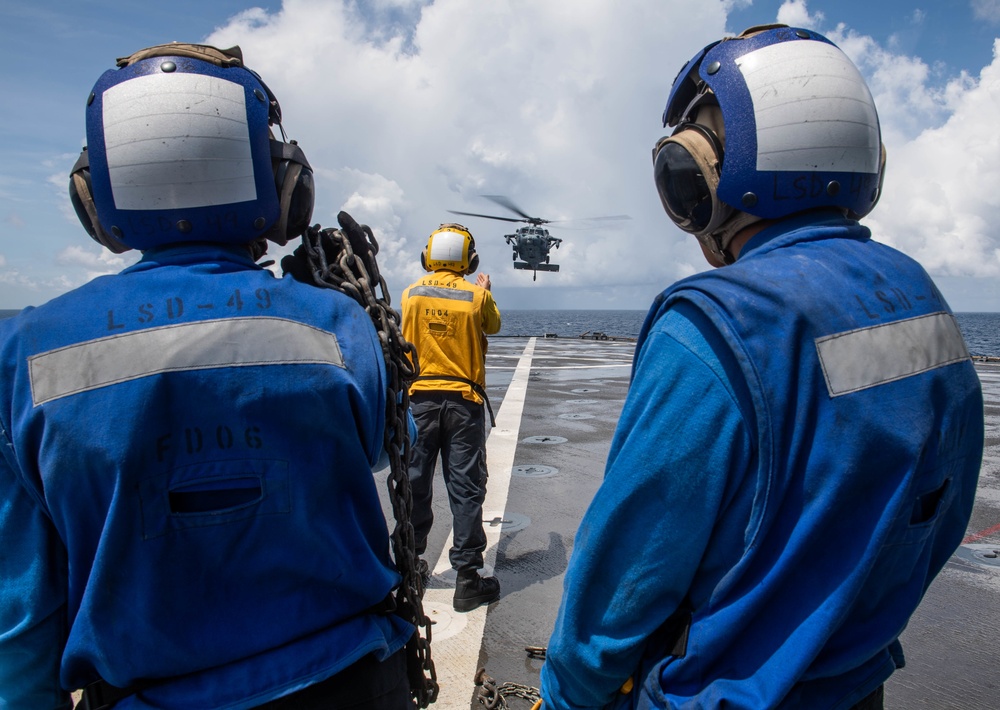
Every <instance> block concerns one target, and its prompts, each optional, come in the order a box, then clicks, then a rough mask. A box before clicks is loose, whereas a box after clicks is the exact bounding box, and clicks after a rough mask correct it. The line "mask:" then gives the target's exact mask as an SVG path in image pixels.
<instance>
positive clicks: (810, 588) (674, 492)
mask: <svg viewBox="0 0 1000 710" xmlns="http://www.w3.org/2000/svg"><path fill="white" fill-rule="evenodd" d="M982 447H983V410H982V392H981V389H980V385H979V380H978V377H977V375H976V373H975V369H974V367H973V366H972V363H971V361H970V359H969V356H968V351H967V349H966V347H965V344H964V342H963V341H962V337H961V333H960V332H959V330H958V326H957V324H956V323H955V321H954V317H953V316H952V314H951V312H950V310H949V309H948V307H947V304H945V303H944V300H943V299H942V298H941V296H940V294H939V293H938V291H937V289H936V287H935V286H934V284H933V282H932V281H931V280H930V278H929V277H928V276H927V274H926V273H925V272H924V271H923V269H922V268H920V266H919V265H918V264H916V262H914V261H913V260H911V259H909V258H908V257H906V256H904V255H902V254H900V253H899V252H897V251H895V250H893V249H891V248H889V247H886V246H884V245H881V244H878V243H877V242H874V241H872V240H871V239H870V233H869V232H868V230H867V229H866V228H864V227H862V226H861V225H859V224H858V223H857V222H854V221H851V220H847V219H844V218H842V217H840V216H838V215H835V214H832V213H831V214H826V215H818V214H807V215H803V216H800V217H796V218H792V219H788V220H785V221H783V222H781V223H779V224H776V225H773V226H771V227H768V228H767V229H764V230H762V231H761V232H760V233H759V234H757V235H756V236H755V237H754V238H753V239H751V241H750V242H749V243H748V244H747V245H746V246H745V247H744V249H743V250H742V252H741V254H740V257H739V259H738V261H737V262H736V263H735V264H733V265H731V266H727V267H725V268H723V269H718V270H715V271H712V272H706V273H704V274H698V275H695V276H693V277H690V278H688V279H685V280H683V281H681V282H678V283H677V284H675V285H674V286H672V287H671V288H669V289H668V290H667V291H665V292H664V294H662V295H661V296H660V297H659V298H658V299H657V301H656V303H654V305H653V308H652V309H651V311H650V314H649V316H648V317H647V320H646V323H645V325H644V328H643V332H642V333H641V334H640V337H639V342H638V344H637V351H636V358H635V367H634V372H633V380H632V384H631V386H630V390H629V395H628V398H627V400H626V403H625V407H624V409H623V412H622V416H621V421H620V423H619V427H618V430H617V432H616V434H615V438H614V439H613V441H612V447H611V452H610V455H609V460H608V464H607V469H606V474H605V481H604V483H603V485H602V486H601V488H600V490H599V491H598V493H597V494H596V496H595V498H594V500H593V502H592V504H591V506H590V508H589V509H588V511H587V512H586V514H585V516H584V519H583V521H582V523H581V527H580V530H579V532H578V535H577V538H576V540H575V541H574V549H573V554H572V558H571V560H570V564H569V568H568V569H567V573H566V578H565V590H564V595H563V602H562V606H561V608H560V611H559V615H558V617H557V621H556V626H555V630H554V632H553V635H552V638H551V639H550V642H549V652H548V654H547V661H546V663H545V666H544V667H543V669H542V694H543V697H544V698H545V700H546V706H547V707H550V708H597V707H604V706H606V705H608V704H609V703H612V702H613V701H615V700H616V699H617V700H619V701H621V704H622V705H623V706H629V707H640V708H646V707H655V708H675V707H678V708H679V707H684V708H701V707H705V708H708V707H720V706H725V707H732V708H747V709H748V710H750V709H754V710H755V709H757V708H763V707H769V708H770V707H810V708H822V707H829V708H847V707H850V706H851V705H852V704H853V703H855V702H857V701H858V700H860V699H861V698H863V697H864V696H865V695H867V694H868V693H869V692H871V691H872V690H873V689H874V688H876V687H877V686H878V685H879V684H880V683H881V682H883V681H884V680H885V678H887V677H888V676H889V675H890V674H891V673H892V672H893V670H894V669H895V668H896V667H898V666H900V665H901V664H902V650H901V648H900V646H899V642H898V636H899V634H900V633H901V632H902V630H903V628H904V627H905V625H906V621H907V620H908V618H909V616H910V614H911V613H912V612H913V610H914V609H915V608H916V606H917V604H918V603H919V601H920V598H921V596H922V595H923V593H924V591H925V590H926V588H927V586H928V585H929V584H930V582H931V580H932V579H933V577H934V575H935V574H937V572H938V571H939V570H940V569H941V567H942V566H943V565H944V563H945V562H946V561H947V559H948V557H949V556H950V555H951V553H952V552H953V551H954V549H955V548H956V547H957V546H958V544H959V542H960V541H961V539H962V536H963V535H964V533H965V528H966V525H967V523H968V520H969V516H970V514H971V510H972V504H973V501H974V498H975V490H976V482H977V477H978V471H979V465H980V460H981V456H982ZM678 610H687V611H688V612H690V614H691V623H690V627H689V633H688V636H687V648H686V653H685V654H684V655H683V656H675V655H673V654H672V653H671V652H670V648H668V647H667V640H666V635H665V634H662V633H658V630H661V631H662V629H661V625H663V624H664V622H666V621H667V619H668V618H669V617H671V615H673V614H674V613H675V612H677V611H678ZM630 677H631V678H632V679H633V680H634V682H635V687H634V689H633V691H632V692H631V693H630V694H629V695H628V696H622V695H619V694H618V688H620V687H621V686H622V684H623V683H624V682H625V681H626V679H628V678H630Z"/></svg>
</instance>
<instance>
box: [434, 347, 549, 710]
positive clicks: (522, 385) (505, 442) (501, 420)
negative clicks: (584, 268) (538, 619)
mask: <svg viewBox="0 0 1000 710" xmlns="http://www.w3.org/2000/svg"><path fill="white" fill-rule="evenodd" d="M534 352H535V338H530V339H529V340H528V344H527V345H526V346H525V348H524V352H523V353H522V354H521V358H520V360H519V361H518V364H517V369H516V370H515V371H514V376H513V377H512V378H511V381H510V385H509V386H508V387H507V393H506V394H505V395H504V398H503V403H502V404H501V405H500V411H499V412H497V416H496V422H497V425H496V428H494V429H492V430H491V431H490V436H489V439H488V440H487V446H486V466H487V468H488V469H489V474H490V480H489V483H488V485H487V487H486V500H485V502H484V503H483V510H484V511H487V510H506V508H507V492H508V490H509V488H510V475H511V469H513V467H514V452H515V450H516V449H517V440H518V433H519V432H520V429H521V414H522V412H523V411H524V398H525V395H526V393H527V391H528V374H529V372H530V370H531V358H532V356H533V355H534ZM501 527H502V526H500V525H497V526H487V528H486V553H485V554H484V556H483V562H484V564H485V568H486V569H487V570H488V569H493V568H494V567H495V565H496V558H497V544H498V543H499V542H500V532H501ZM451 545H452V536H451V535H450V534H449V535H448V540H447V542H445V545H444V548H443V549H442V551H441V555H440V557H439V558H438V561H437V564H436V565H434V573H435V574H441V573H443V572H447V571H448V570H450V569H451V563H450V562H449V561H448V550H449V549H450V548H451ZM503 592H504V590H503V586H502V585H501V587H500V598H501V599H503ZM454 593H455V590H454V588H448V589H428V590H427V591H426V592H425V593H424V602H425V603H427V602H430V603H431V604H433V605H435V606H446V607H447V608H449V609H450V608H451V600H452V596H453V595H454ZM486 610H487V607H485V606H481V607H479V608H478V609H474V610H473V611H470V612H468V613H466V614H462V616H464V617H465V626H464V628H462V629H461V631H459V632H458V633H456V634H455V635H453V636H450V637H449V638H445V639H442V640H440V641H438V640H437V639H434V640H433V658H434V666H435V669H436V670H437V675H438V682H439V684H440V686H441V690H440V693H439V695H438V699H437V702H436V703H435V704H434V707H439V708H462V707H464V708H468V707H469V700H470V698H471V697H472V692H473V689H474V685H475V684H474V679H475V676H476V671H477V670H478V668H477V666H478V664H479V649H480V648H481V647H482V645H483V631H484V629H485V627H486ZM432 633H433V632H432Z"/></svg>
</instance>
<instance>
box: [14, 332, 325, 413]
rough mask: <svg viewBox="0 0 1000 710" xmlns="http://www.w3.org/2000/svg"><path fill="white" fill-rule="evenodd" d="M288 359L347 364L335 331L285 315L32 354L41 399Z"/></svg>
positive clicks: (35, 392) (36, 395)
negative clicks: (183, 373)
mask: <svg viewBox="0 0 1000 710" xmlns="http://www.w3.org/2000/svg"><path fill="white" fill-rule="evenodd" d="M288 364H321V365H336V366H338V367H344V358H343V356H342V355H341V352H340V345H339V344H338V343H337V336H336V335H334V334H333V333H328V332H326V331H324V330H320V329H319V328H314V327H312V326H310V325H306V324H304V323H299V322H297V321H292V320H286V319H284V318H269V317H251V318H224V319H217V320H207V321H199V322H197V323H183V324H179V325H172V326H164V327H161V328H148V329H146V330H137V331H134V332H131V333H122V334H121V335H112V336H108V337H106V338H98V339H96V340H88V341H87V342H84V343H77V344H75V345H70V346H67V347H64V348H59V349H57V350H50V351H48V352H44V353H40V354H38V355H33V356H32V357H30V358H28V369H29V373H30V379H31V397H32V401H33V402H34V403H35V405H36V406H37V405H39V404H42V403H44V402H49V401H51V400H54V399H59V398H60V397H67V396H69V395H72V394H76V393H78V392H86V391H88V390H93V389H97V388H99V387H107V386H108V385H113V384H117V383H119V382H126V381H128V380H134V379H138V378H140V377H147V376H149V375H156V374H159V373H162V372H176V371H181V370H205V369H209V368H215V367H246V366H250V365H288Z"/></svg>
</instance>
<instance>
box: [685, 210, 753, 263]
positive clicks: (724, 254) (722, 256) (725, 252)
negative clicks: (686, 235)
mask: <svg viewBox="0 0 1000 710" xmlns="http://www.w3.org/2000/svg"><path fill="white" fill-rule="evenodd" d="M762 219H763V217H758V216H756V215H752V214H749V213H747V212H736V211H734V212H733V215H732V216H731V217H730V218H729V219H727V220H726V221H725V222H723V223H722V225H721V226H720V227H718V228H717V229H714V230H713V231H712V232H710V233H707V234H698V235H696V236H697V237H698V240H699V241H700V242H701V243H702V244H703V245H704V246H705V248H706V249H708V251H710V252H712V254H714V255H715V256H716V257H718V259H719V260H720V261H721V262H722V263H723V264H732V263H735V261H736V257H735V255H733V254H732V253H731V252H730V251H729V245H730V244H732V242H733V239H734V238H735V237H736V235H737V234H739V233H740V232H742V231H743V230H744V229H745V228H746V227H749V226H750V225H751V224H753V223H754V222H759V221H761V220H762Z"/></svg>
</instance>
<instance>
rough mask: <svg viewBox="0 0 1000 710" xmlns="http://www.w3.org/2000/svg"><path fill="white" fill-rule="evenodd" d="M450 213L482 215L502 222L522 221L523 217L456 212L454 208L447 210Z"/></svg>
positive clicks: (472, 215)
mask: <svg viewBox="0 0 1000 710" xmlns="http://www.w3.org/2000/svg"><path fill="white" fill-rule="evenodd" d="M448 212H450V213H451V214H460V215H465V216H466V217H484V218H486V219H499V220H501V221H503V222H523V221H524V220H523V219H514V218H513V217H497V216H496V215H492V214H477V213H475V212H456V211H455V210H448Z"/></svg>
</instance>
